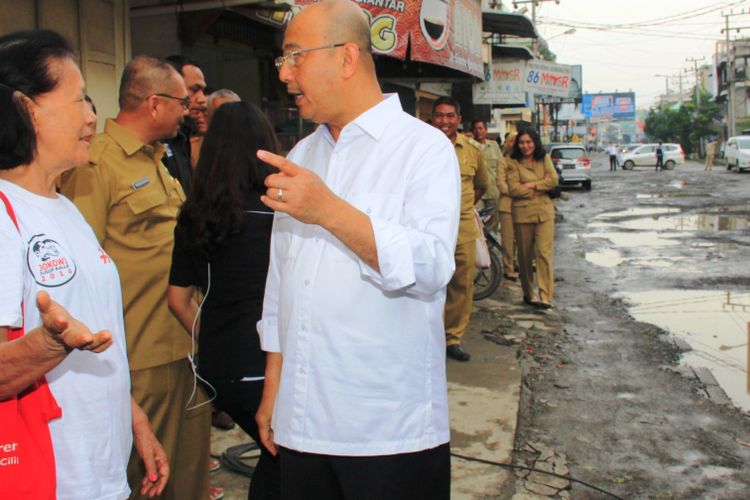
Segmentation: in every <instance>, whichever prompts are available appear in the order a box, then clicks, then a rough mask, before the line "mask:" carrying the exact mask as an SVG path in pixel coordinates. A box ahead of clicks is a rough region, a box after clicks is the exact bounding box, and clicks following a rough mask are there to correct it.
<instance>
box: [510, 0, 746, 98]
mask: <svg viewBox="0 0 750 500" xmlns="http://www.w3.org/2000/svg"><path fill="white" fill-rule="evenodd" d="M519 7H521V5H519ZM529 10H530V9H529ZM743 10H744V12H745V13H747V12H748V11H750V0H744V1H738V0H725V1H714V0H560V3H559V4H556V3H555V2H554V1H544V2H543V3H542V4H540V6H539V7H537V31H539V33H540V34H541V35H542V36H543V37H544V38H545V39H548V43H549V47H550V50H551V51H552V52H554V53H555V54H557V62H559V63H563V64H582V65H583V90H584V92H585V93H597V92H599V91H601V92H614V91H615V90H618V91H621V92H626V91H629V90H632V91H634V92H635V93H636V106H637V108H639V109H648V108H649V107H650V106H651V105H652V104H653V103H654V101H655V100H656V99H657V98H658V96H659V95H660V94H663V93H664V91H665V83H666V82H665V80H666V79H665V78H664V77H663V76H655V75H673V76H674V78H669V85H670V87H672V89H673V90H674V91H677V89H678V87H679V84H678V78H677V75H678V73H679V72H681V71H682V72H684V71H685V70H689V71H688V72H687V73H686V74H684V75H683V87H684V88H687V86H688V85H694V81H695V80H694V77H693V74H694V71H693V68H694V63H693V62H692V61H687V60H686V59H694V58H701V57H702V58H703V60H702V61H699V62H698V64H699V65H702V64H705V63H711V62H712V59H713V54H714V52H715V51H716V42H717V41H718V40H723V39H724V38H725V35H724V34H723V33H722V32H721V30H722V28H723V27H724V17H722V14H728V13H730V11H733V12H734V13H740V12H741V11H743ZM527 15H529V16H530V12H529V13H528V14H527ZM634 24H637V25H636V26H633V25H634ZM729 26H730V31H732V30H731V28H732V26H737V27H739V26H746V27H748V29H746V30H744V31H741V32H740V33H737V32H734V31H732V33H731V36H730V39H734V38H739V37H746V36H750V14H744V15H738V16H734V17H730V20H729ZM571 27H574V28H575V32H574V33H572V34H569V35H563V34H562V33H563V32H565V31H567V30H569V29H570V28H571ZM557 35H559V36H557ZM553 37H554V38H553Z"/></svg>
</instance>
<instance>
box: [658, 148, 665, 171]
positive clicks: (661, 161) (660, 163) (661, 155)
mask: <svg viewBox="0 0 750 500" xmlns="http://www.w3.org/2000/svg"><path fill="white" fill-rule="evenodd" d="M660 168H661V169H662V170H664V149H663V148H662V147H661V142H660V143H659V145H658V146H656V170H657V171H658V170H659V169H660Z"/></svg>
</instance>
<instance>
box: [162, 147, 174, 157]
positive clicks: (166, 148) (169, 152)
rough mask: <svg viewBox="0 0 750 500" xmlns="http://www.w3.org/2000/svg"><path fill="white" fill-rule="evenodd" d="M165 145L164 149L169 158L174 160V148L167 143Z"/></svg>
mask: <svg viewBox="0 0 750 500" xmlns="http://www.w3.org/2000/svg"><path fill="white" fill-rule="evenodd" d="M163 144H164V149H165V150H166V151H167V158H172V157H173V156H174V151H172V146H170V145H169V144H167V143H163Z"/></svg>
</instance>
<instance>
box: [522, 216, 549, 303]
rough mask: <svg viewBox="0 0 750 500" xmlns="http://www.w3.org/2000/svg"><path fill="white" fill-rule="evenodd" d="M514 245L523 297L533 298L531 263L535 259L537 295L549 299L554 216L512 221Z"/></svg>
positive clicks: (545, 300) (532, 270) (542, 298)
mask: <svg viewBox="0 0 750 500" xmlns="http://www.w3.org/2000/svg"><path fill="white" fill-rule="evenodd" d="M514 227H515V230H516V245H517V247H518V267H519V270H520V271H521V272H520V274H521V286H522V287H523V295H524V297H526V298H528V299H530V300H534V299H535V298H536V293H535V291H534V267H533V262H534V260H536V281H537V284H538V286H539V299H540V300H542V301H543V302H548V303H551V302H552V294H553V293H554V287H555V277H554V274H553V268H552V253H553V246H554V240H555V220H554V219H549V220H546V221H544V222H534V223H528V224H527V223H518V222H517V223H516V224H515V225H514Z"/></svg>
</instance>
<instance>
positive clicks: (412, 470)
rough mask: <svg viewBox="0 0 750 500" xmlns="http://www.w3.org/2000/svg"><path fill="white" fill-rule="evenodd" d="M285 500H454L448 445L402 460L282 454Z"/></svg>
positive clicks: (284, 451) (407, 455) (398, 457)
mask: <svg viewBox="0 0 750 500" xmlns="http://www.w3.org/2000/svg"><path fill="white" fill-rule="evenodd" d="M279 456H280V457H281V484H282V487H281V497H282V498H283V499H284V500H383V499H388V500H401V499H403V500H448V499H449V498H450V493H451V491H450V490H451V462H450V461H451V458H450V445H449V444H448V443H446V444H444V445H440V446H438V447H436V448H432V449H429V450H423V451H418V452H415V453H402V454H399V455H383V456H373V457H341V456H331V455H318V454H315V453H301V452H298V451H294V450H289V449H287V448H280V449H279Z"/></svg>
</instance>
